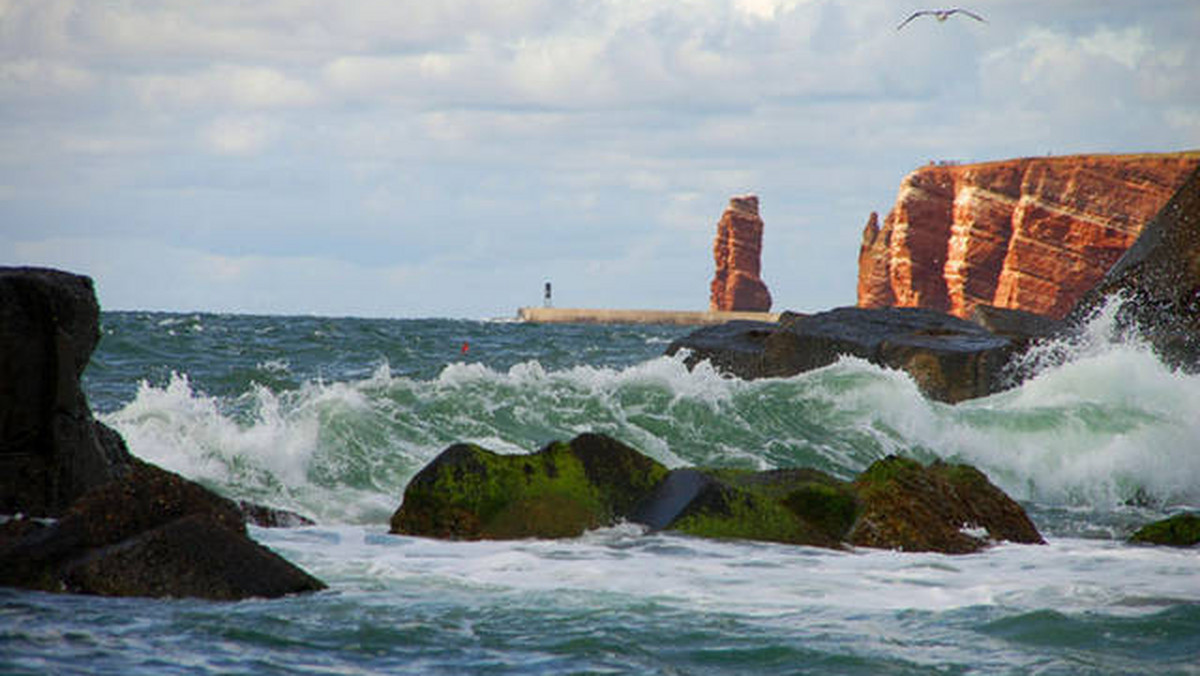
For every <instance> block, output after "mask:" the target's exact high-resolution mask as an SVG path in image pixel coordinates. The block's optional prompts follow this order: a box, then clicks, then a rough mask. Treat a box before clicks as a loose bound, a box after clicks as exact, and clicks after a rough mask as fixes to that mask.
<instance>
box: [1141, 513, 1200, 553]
mask: <svg viewBox="0 0 1200 676" xmlns="http://www.w3.org/2000/svg"><path fill="white" fill-rule="evenodd" d="M1129 541H1130V542H1137V543H1140V544H1147V545H1167V546H1169V547H1194V546H1196V545H1198V544H1200V514H1176V515H1175V516H1172V517H1169V518H1166V519H1162V520H1161V521H1155V522H1154V523H1150V524H1147V525H1145V526H1142V527H1141V528H1139V529H1138V530H1137V532H1135V533H1134V534H1133V535H1131V536H1130V537H1129Z"/></svg>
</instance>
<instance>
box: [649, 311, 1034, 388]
mask: <svg viewBox="0 0 1200 676" xmlns="http://www.w3.org/2000/svg"><path fill="white" fill-rule="evenodd" d="M1032 328H1039V329H1040V328H1041V327H1040V326H1039V327H1025V326H1022V325H1019V324H1017V323H1015V322H1013V323H1010V324H1009V325H1007V330H1008V331H1009V332H1010V334H1009V335H999V334H995V333H992V332H991V331H989V330H987V329H986V328H984V327H982V326H980V325H979V324H976V323H974V322H969V321H967V320H965V319H959V318H957V317H953V316H951V315H947V314H945V313H941V312H934V311H932V310H923V309H920V308H881V309H874V310H870V309H865V308H854V307H846V308H838V309H835V310H829V311H827V312H821V313H817V314H812V315H802V314H796V313H792V312H785V313H783V315H782V316H781V317H780V319H779V322H778V323H777V324H771V323H766V322H736V323H735V322H730V323H728V324H726V325H724V326H719V327H706V328H702V329H698V330H696V331H693V332H692V333H690V334H688V335H686V336H684V337H683V338H680V339H678V340H676V341H674V342H673V343H671V345H669V346H668V347H667V351H666V352H667V354H668V355H673V354H676V353H678V352H680V351H681V350H686V351H687V357H686V359H685V363H686V364H687V365H688V366H689V367H691V366H694V365H695V364H697V363H699V362H701V361H705V360H708V361H709V362H711V363H712V364H713V365H714V366H715V367H717V368H718V369H720V370H721V371H723V372H725V373H728V374H730V375H734V376H737V377H740V378H746V379H753V378H766V377H787V376H793V375H796V374H798V373H803V372H805V371H810V370H812V369H817V368H821V367H823V366H828V365H829V364H832V363H834V362H835V361H837V360H838V359H839V358H841V357H842V356H843V355H852V356H856V357H861V358H863V359H866V360H868V361H870V362H872V363H874V364H878V365H880V366H886V367H889V368H896V369H902V370H905V371H907V372H908V373H909V375H911V376H912V378H913V380H914V381H916V383H917V385H918V386H919V387H920V388H921V390H922V392H924V394H925V395H926V396H928V397H930V398H931V399H936V400H939V401H945V402H950V403H953V402H958V401H962V400H965V399H970V398H973V397H980V396H985V395H988V394H991V393H993V392H995V391H997V390H1000V389H1004V386H1005V385H1006V384H1007V383H1006V382H1005V378H1006V375H1007V374H1006V373H1005V372H1004V367H1005V365H1006V364H1007V363H1008V361H1009V360H1010V359H1011V357H1012V355H1013V354H1014V352H1015V351H1016V350H1018V349H1020V348H1021V347H1022V346H1023V345H1025V344H1026V343H1027V342H1028V340H1029V339H1031V337H1030V336H1024V335H1019V333H1020V331H1022V330H1032Z"/></svg>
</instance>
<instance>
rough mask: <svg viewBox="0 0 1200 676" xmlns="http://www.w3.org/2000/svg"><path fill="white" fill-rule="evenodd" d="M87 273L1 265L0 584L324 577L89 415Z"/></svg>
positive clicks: (308, 581)
mask: <svg viewBox="0 0 1200 676" xmlns="http://www.w3.org/2000/svg"><path fill="white" fill-rule="evenodd" d="M99 313H100V309H99V305H98V304H97V302H96V297H95V292H94V291H93V289H92V281H91V280H90V279H88V278H87V277H82V276H79V275H73V274H70V273H66V272H60V271H58V270H46V269H40V268H0V513H6V514H13V513H23V514H28V515H34V516H45V515H51V516H60V517H61V518H59V519H57V520H44V519H31V518H17V519H13V520H10V521H8V522H7V523H5V524H4V525H3V526H2V527H0V585H10V586H19V587H26V588H33V589H43V590H47V591H75V592H82V593H92V594H115V595H135V596H200V597H204V598H211V599H231V598H245V597H247V596H278V595H280V594H285V593H292V592H300V591H310V590H314V589H321V588H323V586H324V585H323V584H322V583H321V582H320V581H319V580H316V579H315V578H313V577H311V576H310V575H308V574H307V573H305V572H304V571H302V570H300V569H299V568H296V567H295V566H293V565H291V564H290V563H287V562H286V561H284V560H283V559H281V558H279V557H278V556H277V555H275V554H274V553H273V552H271V551H270V550H268V549H266V548H265V547H263V546H262V545H259V544H258V543H256V542H254V541H253V540H251V539H250V538H249V537H248V536H247V534H246V526H245V523H244V521H243V516H242V512H241V510H240V509H239V508H238V506H237V505H236V504H234V503H233V502H232V501H230V500H227V499H225V498H222V497H220V496H218V495H216V494H215V493H213V492H211V491H209V490H208V489H206V488H203V487H202V486H200V485H199V484H195V483H193V482H191V481H188V480H186V479H184V478H182V477H180V476H178V475H176V474H173V473H171V472H167V471H166V470H163V469H159V468H158V467H155V466H153V465H150V464H148V463H145V462H142V461H140V460H137V459H136V458H134V457H133V456H131V455H130V453H129V450H128V449H127V448H126V446H125V442H124V440H123V439H121V436H120V435H119V434H117V433H116V432H115V431H113V430H111V429H109V428H108V427H106V426H104V425H102V424H100V423H99V422H97V421H96V420H95V419H94V418H93V417H92V412H91V410H90V409H89V408H88V404H87V399H86V397H85V396H84V394H83V390H82V388H81V387H80V377H81V376H82V375H83V371H84V369H85V368H86V367H87V364H88V361H89V360H90V359H91V354H92V351H93V350H94V349H95V347H96V343H97V341H98V340H99V336H100V333H99Z"/></svg>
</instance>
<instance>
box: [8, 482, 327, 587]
mask: <svg viewBox="0 0 1200 676" xmlns="http://www.w3.org/2000/svg"><path fill="white" fill-rule="evenodd" d="M0 584H3V585H8V586H18V587H26V588H33V589H42V590H46V591H72V592H80V593H91V594H105V595H122V596H197V597H201V598H209V599H219V600H224V599H231V598H246V597H250V596H268V597H270V596H279V595H282V594H288V593H295V592H303V591H312V590H316V589H322V588H324V585H323V584H322V583H321V582H320V581H319V580H316V579H315V578H313V577H311V576H310V575H308V574H307V573H305V572H304V571H302V570H300V569H299V568H296V567H295V566H293V565H292V564H290V563H288V562H286V561H284V560H283V559H280V558H279V557H278V556H277V555H275V554H274V553H273V552H271V551H270V550H268V549H266V548H265V547H263V546H262V545H260V544H258V543H256V542H254V541H253V540H251V539H250V538H249V537H248V536H247V535H246V526H245V523H244V522H243V520H242V514H241V511H240V510H239V509H238V507H237V505H236V504H235V503H233V502H232V501H231V500H228V499H226V498H222V497H220V496H218V495H216V494H215V493H213V492H211V491H209V490H208V489H206V488H204V487H202V486H200V485H199V484H196V483H194V482H191V481H188V480H187V479H184V478H183V477H180V476H179V475H177V474H174V473H171V472H168V471H166V470H163V469H160V468H158V467H155V466H154V465H151V464H148V463H144V462H141V461H135V462H134V464H133V466H132V469H131V470H130V471H129V472H128V473H127V474H126V475H125V476H123V477H121V478H119V479H115V480H113V481H111V482H109V483H107V484H105V485H103V486H101V487H99V488H96V489H93V490H92V491H90V492H88V493H87V494H86V495H84V496H83V497H82V498H80V499H79V500H77V501H76V502H75V503H74V504H73V505H72V506H71V507H70V509H68V510H67V511H66V513H65V514H64V515H63V516H62V518H60V519H58V520H57V521H56V522H55V523H53V524H50V525H46V526H43V527H38V528H25V532H24V533H18V534H17V536H16V537H11V538H7V539H0Z"/></svg>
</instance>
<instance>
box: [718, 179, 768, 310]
mask: <svg viewBox="0 0 1200 676" xmlns="http://www.w3.org/2000/svg"><path fill="white" fill-rule="evenodd" d="M762 233H763V222H762V219H761V218H759V216H758V197H756V196H755V195H744V196H742V197H734V198H733V199H731V200H729V207H728V208H727V209H725V213H724V214H722V215H721V220H720V221H719V222H718V223H717V238H716V240H715V241H714V242H713V258H714V259H715V260H716V263H717V271H716V274H715V275H714V276H713V280H712V284H711V285H710V292H709V302H708V306H709V309H711V310H713V311H746V312H766V311H767V310H770V309H771V292H770V291H768V290H767V285H766V284H764V283H763V281H762V279H760V278H759V265H760V263H759V261H760V255H761V254H762Z"/></svg>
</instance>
